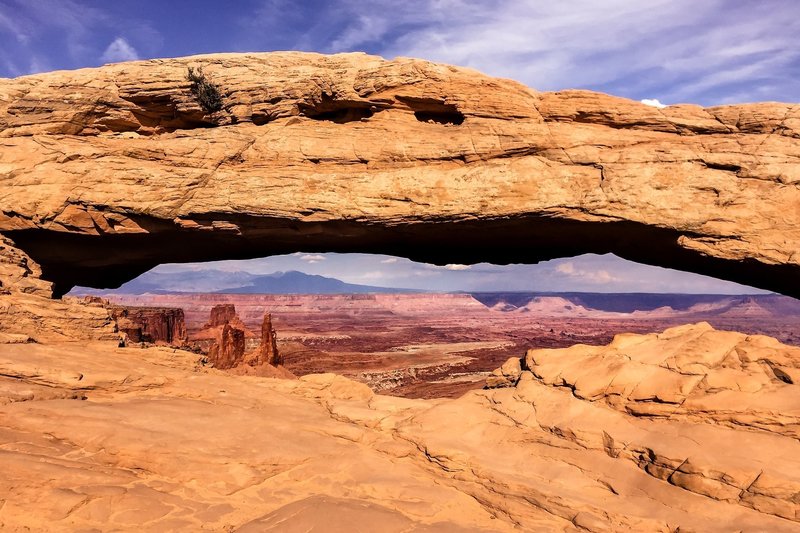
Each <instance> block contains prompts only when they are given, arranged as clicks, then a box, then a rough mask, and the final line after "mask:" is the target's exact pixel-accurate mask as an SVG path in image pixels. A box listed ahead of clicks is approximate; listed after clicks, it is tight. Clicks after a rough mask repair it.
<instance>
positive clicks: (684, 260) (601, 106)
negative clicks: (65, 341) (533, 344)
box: [0, 53, 800, 296]
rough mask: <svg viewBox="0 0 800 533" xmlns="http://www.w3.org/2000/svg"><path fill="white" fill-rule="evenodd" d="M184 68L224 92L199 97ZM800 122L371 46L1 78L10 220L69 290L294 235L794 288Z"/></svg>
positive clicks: (278, 245)
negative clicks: (549, 81)
mask: <svg viewBox="0 0 800 533" xmlns="http://www.w3.org/2000/svg"><path fill="white" fill-rule="evenodd" d="M189 67H192V68H199V67H202V68H203V71H204V73H205V75H206V76H207V77H208V79H209V80H211V82H212V83H214V84H215V85H216V86H218V87H219V89H220V92H221V94H223V98H224V105H223V108H222V109H221V110H219V111H217V112H214V113H212V114H207V113H204V111H203V109H202V107H201V106H200V104H199V103H198V101H197V99H196V97H195V96H194V95H193V93H192V91H191V84H190V82H189V81H188V80H187V70H188V68H189ZM798 125H800V108H798V107H797V106H794V105H791V104H779V103H765V104H749V105H739V106H723V107H714V108H708V109H702V108H700V107H697V106H690V105H680V106H670V107H667V108H665V109H655V108H652V107H648V106H646V105H643V104H641V103H639V102H633V101H630V100H625V99H621V98H615V97H611V96H607V95H603V94H598V93H592V92H588V91H560V92H554V93H539V92H535V91H533V90H531V89H528V88H527V87H524V86H522V85H520V84H518V83H515V82H512V81H509V80H500V79H494V78H490V77H486V76H483V75H480V74H479V73H476V72H475V71H472V70H468V69H461V68H457V67H451V66H447V65H440V64H434V63H429V62H425V61H420V60H413V59H405V58H400V59H395V60H392V61H386V60H383V59H381V58H379V57H374V56H367V55H363V54H340V55H335V56H323V55H318V54H305V53H271V54H218V55H212V56H196V57H190V58H181V59H163V60H151V61H142V62H134V63H130V62H128V63H124V64H119V65H109V66H105V67H102V68H99V69H83V70H77V71H69V72H55V73H48V74H39V75H35V76H25V77H22V78H18V79H11V80H0V137H2V138H3V139H4V146H3V162H2V165H1V166H0V177H2V176H13V179H0V205H2V206H3V207H2V209H1V210H0V233H2V234H3V235H6V236H7V237H9V238H11V239H12V240H13V242H14V247H15V249H17V250H19V251H20V253H22V252H24V253H26V254H27V255H28V256H29V257H31V258H33V259H34V260H35V262H36V263H38V264H39V265H41V275H38V274H35V273H34V274H32V275H29V276H28V277H31V276H33V277H36V278H38V279H43V280H48V281H53V282H55V293H56V294H62V293H63V292H64V291H65V290H67V289H68V288H69V287H71V286H72V285H74V284H76V283H80V284H83V285H90V286H92V285H93V286H112V285H116V284H119V283H121V282H122V281H125V280H127V279H130V278H131V277H133V276H135V275H136V274H138V273H141V272H143V271H145V270H147V269H149V268H151V267H152V266H154V265H155V264H158V263H163V262H171V261H199V260H212V259H223V258H226V257H234V256H235V257H242V256H250V257H253V256H257V255H262V256H263V255H269V254H277V253H287V252H293V251H296V250H297V249H298V248H299V247H300V246H302V247H303V248H304V249H307V250H314V249H320V250H321V249H325V250H339V251H364V252H366V251H370V252H383V253H394V254H396V255H406V256H409V257H411V258H412V259H418V260H424V261H428V262H438V263H442V264H443V263H452V262H459V263H468V262H477V261H482V260H491V261H493V262H496V263H503V262H512V261H513V262H533V261H538V260H543V259H550V258H553V257H559V256H564V255H575V254H578V253H581V252H614V253H616V254H617V255H620V256H622V257H625V258H628V259H632V260H635V261H640V262H644V263H651V264H658V265H661V266H665V267H674V268H679V269H684V270H692V271H696V272H699V273H705V274H711V275H714V276H718V277H721V278H725V279H730V280H734V281H740V282H745V283H748V284H750V285H753V286H758V287H762V288H767V289H773V290H776V291H779V292H783V293H785V294H790V295H795V296H797V295H800V292H798V289H797V283H796V280H797V276H798V272H800V253H798V250H800V218H799V217H800V214H798V212H797V210H796V209H794V208H793V206H796V205H797V204H798V203H800V189H798V188H797V184H798V183H799V182H800V174H798V170H797V168H798V166H797V164H796V159H797V157H798V155H800V133H798V127H800V126H798ZM216 126H225V127H216ZM109 169H113V172H111V171H110V170H109ZM109 177H110V178H109ZM264 191H269V193H268V194H264ZM14 253H15V254H16V253H17V252H14ZM6 276H8V274H3V279H4V281H3V284H4V287H5V286H6V285H7V284H8V283H10V282H9V281H7V278H6ZM14 276H16V274H14ZM37 290H39V289H37Z"/></svg>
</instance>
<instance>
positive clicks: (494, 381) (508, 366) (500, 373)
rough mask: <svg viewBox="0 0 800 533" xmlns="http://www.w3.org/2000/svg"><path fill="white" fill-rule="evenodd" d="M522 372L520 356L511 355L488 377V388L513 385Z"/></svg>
mask: <svg viewBox="0 0 800 533" xmlns="http://www.w3.org/2000/svg"><path fill="white" fill-rule="evenodd" d="M521 374H522V362H521V360H520V358H519V357H510V358H509V359H508V360H507V361H506V362H505V363H503V366H501V367H500V368H497V369H495V370H494V371H493V372H492V375H491V376H489V377H488V378H486V388H487V389H497V388H501V387H513V386H514V385H516V384H517V381H519V377H520V375H521Z"/></svg>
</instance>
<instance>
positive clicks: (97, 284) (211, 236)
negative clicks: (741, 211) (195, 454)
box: [8, 214, 800, 297]
mask: <svg viewBox="0 0 800 533" xmlns="http://www.w3.org/2000/svg"><path fill="white" fill-rule="evenodd" d="M220 216H221V215H220ZM224 217H225V220H227V221H228V222H229V223H233V224H235V226H236V227H237V228H238V230H237V231H236V232H235V233H232V232H220V231H217V232H209V231H187V230H184V229H180V228H177V227H176V226H174V225H172V224H167V223H165V222H164V221H160V220H157V219H150V220H147V219H145V218H138V219H137V223H139V225H140V226H142V227H148V228H149V229H150V230H151V232H150V233H133V234H113V235H103V236H97V235H84V234H75V233H63V232H55V231H46V230H22V231H16V232H10V233H8V235H9V236H10V237H11V238H12V239H13V240H14V242H15V243H16V245H17V246H19V247H20V248H21V249H23V250H24V251H25V252H26V253H27V254H28V255H29V256H30V257H31V258H32V259H33V260H35V261H36V262H37V263H38V264H39V265H40V266H41V268H42V276H41V277H42V278H43V279H45V280H48V281H51V282H53V283H54V291H53V292H54V295H56V296H60V295H62V294H65V293H66V292H68V291H69V290H70V289H71V288H72V287H73V286H75V285H80V286H86V287H94V288H115V287H118V286H119V285H121V284H123V283H125V282H126V281H129V280H131V279H133V278H135V277H136V276H138V275H139V274H141V273H143V272H146V271H147V270H149V269H151V268H153V267H154V266H156V265H159V264H162V263H181V262H202V261H216V260H225V259H250V258H256V257H265V256H269V255H279V254H288V253H293V252H297V251H304V252H340V253H348V252H360V253H376V254H387V255H395V256H400V257H406V258H409V259H411V260H414V261H420V262H427V263H433V264H439V265H443V264H446V263H462V264H472V263H478V262H490V263H494V264H510V263H537V262H539V261H544V260H549V259H555V258H559V257H572V256H576V255H580V254H584V253H597V254H603V253H613V254H615V255H617V256H619V257H622V258H624V259H628V260H631V261H636V262H639V263H644V264H649V265H655V266H661V267H665V268H673V269H677V270H683V271H687V272H694V273H698V274H703V275H708V276H712V277H716V278H719V279H726V280H730V281H734V282H738V283H743V284H747V285H751V286H754V287H758V288H762V289H767V290H771V291H774V292H778V293H783V294H785V295H788V296H793V297H800V286H799V285H798V284H797V283H796V280H797V279H798V278H797V276H798V269H797V268H796V267H793V266H791V265H768V264H764V263H762V262H759V261H756V260H753V259H745V260H728V259H721V258H718V257H713V256H708V255H703V254H700V253H697V252H696V251H693V250H689V249H686V248H684V247H682V246H680V244H679V239H680V237H681V236H684V235H685V234H684V233H681V232H677V231H674V230H670V229H665V228H658V227H653V226H648V225H645V224H640V223H635V222H630V221H614V222H602V223H599V222H580V221H575V220H563V219H559V218H552V217H537V216H528V217H524V216H520V217H506V218H498V219H492V220H474V221H460V222H452V221H444V222H418V223H413V224H398V225H378V224H365V223H359V222H354V221H328V222H301V221H296V220H288V219H266V218H248V217H240V218H237V217H235V216H231V215H230V214H226V215H225V216H224ZM210 218H211V219H213V218H215V217H214V216H213V215H211V216H210ZM217 218H218V217H217Z"/></svg>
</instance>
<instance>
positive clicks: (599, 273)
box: [556, 261, 623, 285]
mask: <svg viewBox="0 0 800 533" xmlns="http://www.w3.org/2000/svg"><path fill="white" fill-rule="evenodd" d="M556 272H558V273H559V274H564V275H565V276H567V277H569V278H572V279H575V280H580V281H585V282H588V283H596V284H598V285H603V284H607V283H613V282H617V281H623V280H622V278H619V277H617V276H614V275H613V274H611V273H610V272H609V271H608V270H603V269H596V270H594V269H592V270H590V269H585V268H577V267H576V266H575V264H574V263H572V262H571V261H567V262H566V263H560V264H558V265H556Z"/></svg>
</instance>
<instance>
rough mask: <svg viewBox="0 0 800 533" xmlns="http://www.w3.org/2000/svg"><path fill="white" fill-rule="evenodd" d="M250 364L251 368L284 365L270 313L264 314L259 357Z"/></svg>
mask: <svg viewBox="0 0 800 533" xmlns="http://www.w3.org/2000/svg"><path fill="white" fill-rule="evenodd" d="M248 364H250V365H251V366H256V365H263V364H266V365H273V366H277V365H282V364H283V358H282V357H281V355H280V353H278V344H277V340H276V337H275V329H274V328H273V327H272V315H270V314H269V313H264V322H263V323H262V324H261V345H260V346H259V347H258V356H257V357H256V358H255V359H254V360H253V361H252V362H248Z"/></svg>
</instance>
